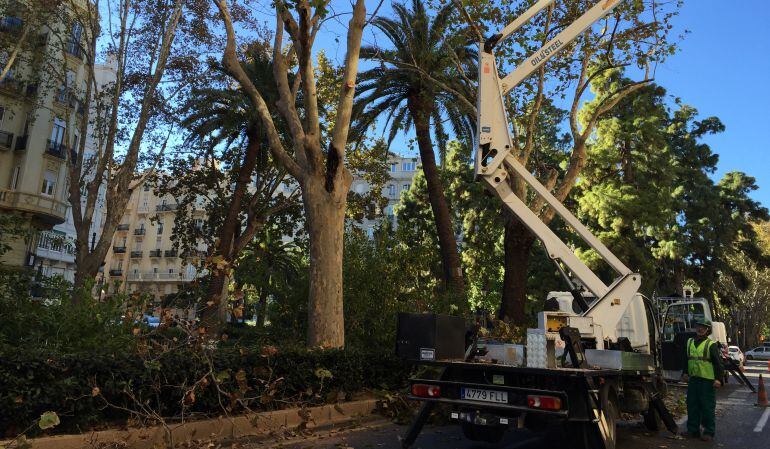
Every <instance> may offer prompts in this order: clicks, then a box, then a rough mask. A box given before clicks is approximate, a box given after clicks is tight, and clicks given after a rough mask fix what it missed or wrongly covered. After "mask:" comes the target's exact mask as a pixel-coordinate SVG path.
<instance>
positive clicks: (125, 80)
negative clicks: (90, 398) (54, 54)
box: [52, 0, 185, 298]
mask: <svg viewBox="0 0 770 449" xmlns="http://www.w3.org/2000/svg"><path fill="white" fill-rule="evenodd" d="M184 3H185V1H184V0H161V1H159V2H146V1H143V0H121V1H120V2H108V3H107V4H103V2H101V1H100V0H94V1H91V2H85V3H82V2H76V1H74V0H69V10H70V14H71V16H70V22H69V24H68V26H69V27H70V28H71V27H74V26H78V27H82V29H83V33H82V34H81V35H79V36H76V37H78V38H79V41H77V40H73V34H74V33H69V34H63V33H59V34H58V35H57V36H58V40H59V43H58V45H57V46H55V47H58V48H59V49H60V52H61V58H60V59H59V61H65V62H64V63H62V65H61V66H60V67H59V76H60V80H61V83H62V85H63V86H64V87H65V89H68V90H69V91H70V93H69V94H70V95H73V96H74V97H76V98H77V107H78V108H79V109H80V112H81V117H80V119H79V120H78V122H77V123H76V125H75V126H69V124H68V126H67V129H68V130H69V129H71V128H74V129H77V130H78V133H79V136H81V138H80V139H79V141H78V146H77V148H76V149H75V150H76V151H74V152H73V153H72V157H70V158H68V161H69V176H70V183H69V192H68V194H69V201H70V204H71V206H72V216H73V220H74V224H75V229H76V232H77V239H76V243H75V245H76V253H75V254H76V255H75V262H76V265H77V271H76V273H75V289H76V290H81V291H82V289H83V288H84V287H85V286H86V281H87V279H89V278H93V277H94V276H95V275H96V274H97V272H98V270H99V266H100V265H101V263H102V261H103V260H104V257H105V255H106V254H107V251H108V250H109V247H110V245H111V244H112V238H113V235H114V233H115V231H116V229H117V226H118V224H119V222H120V220H121V218H122V216H123V214H124V212H125V209H126V205H127V204H128V201H129V199H130V197H131V193H132V189H133V187H134V186H135V185H136V183H134V181H135V180H136V178H137V174H136V173H137V166H138V164H139V160H140V153H141V150H142V145H143V141H144V140H145V136H146V134H147V130H148V127H149V126H150V125H151V121H152V120H153V119H154V118H155V117H156V116H157V115H158V114H159V112H160V111H161V110H162V108H163V105H164V103H165V99H164V98H163V95H162V93H161V92H160V90H159V85H160V83H161V81H162V80H163V78H164V75H165V74H166V71H167V67H168V64H169V61H170V60H171V55H172V49H173V48H174V38H175V36H176V35H177V30H178V25H179V23H180V19H181V17H182V12H183V6H184ZM99 42H102V43H101V44H100V43H99ZM103 47H106V49H107V50H106V54H107V62H108V64H112V65H113V66H112V69H113V70H114V72H115V81H114V82H110V83H107V84H105V85H102V84H101V83H99V82H97V81H98V76H97V67H96V65H95V61H96V59H97V56H98V53H99V50H100V49H101V48H103ZM66 51H69V52H72V51H77V52H80V53H81V54H82V57H83V58H85V60H86V64H85V71H86V74H85V83H84V86H85V87H84V89H78V87H77V86H70V85H69V81H68V79H67V74H66V70H67V69H66V67H67V66H66V58H65V55H64V53H65V52H66ZM52 70H53V71H54V72H55V71H56V68H55V67H54V68H52ZM68 117H69V114H68ZM87 137H89V138H90V139H92V140H93V141H94V142H95V144H94V145H95V146H96V148H97V151H96V152H93V153H91V154H87V151H86V150H87V141H89V138H87ZM68 141H69V137H68ZM158 147H160V148H161V149H162V148H163V147H164V143H163V142H160V144H159V145H158ZM161 152H162V151H161ZM102 196H103V201H104V209H103V210H104V222H103V227H102V230H101V235H100V237H99V239H98V240H96V241H94V240H93V236H92V235H89V233H90V230H91V229H92V226H93V225H95V226H97V227H98V226H99V225H100V224H99V223H94V217H95V210H96V208H97V207H99V205H98V202H99V201H101V198H102ZM82 293H86V294H87V293H88V292H82ZM77 297H78V295H75V298H77Z"/></svg>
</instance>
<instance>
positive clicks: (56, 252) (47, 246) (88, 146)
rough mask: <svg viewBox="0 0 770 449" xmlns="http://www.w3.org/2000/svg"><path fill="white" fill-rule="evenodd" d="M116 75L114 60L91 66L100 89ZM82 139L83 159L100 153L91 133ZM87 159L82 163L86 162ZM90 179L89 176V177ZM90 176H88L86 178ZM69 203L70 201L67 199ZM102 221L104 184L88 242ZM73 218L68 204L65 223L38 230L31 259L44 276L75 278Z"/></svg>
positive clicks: (83, 201)
mask: <svg viewBox="0 0 770 449" xmlns="http://www.w3.org/2000/svg"><path fill="white" fill-rule="evenodd" d="M116 78H117V74H116V72H115V65H114V63H108V64H97V65H96V66H94V79H95V81H96V84H97V86H99V88H100V89H99V90H102V89H103V88H105V87H106V86H108V85H109V84H111V83H114V82H115V80H116ZM85 139H86V142H85V155H84V160H85V161H89V160H90V159H92V158H94V157H96V156H97V155H98V154H100V149H99V146H98V143H97V141H96V139H95V138H94V136H93V135H92V134H91V133H89V134H88V135H87V136H86V137H85ZM88 165H89V164H88V162H86V163H85V164H84V166H88ZM91 179H92V177H91ZM89 180H90V179H89ZM80 202H81V208H85V206H86V197H85V196H83V197H82V198H81V200H80ZM68 205H69V203H68ZM103 224H104V186H102V187H101V188H100V189H99V194H98V197H97V199H96V207H95V208H94V212H93V217H92V220H91V228H90V229H89V232H88V235H89V236H90V238H91V240H90V244H91V245H94V244H95V243H96V242H98V241H99V238H100V237H101V234H102V232H101V231H102V227H103ZM76 238H77V233H76V231H75V222H74V220H73V218H72V208H71V207H68V208H67V216H66V219H65V221H64V223H61V224H57V225H55V226H54V227H53V229H51V230H45V231H40V232H39V235H38V238H37V245H36V246H35V247H34V260H35V267H36V269H37V270H38V271H39V272H40V274H42V275H43V276H46V277H51V276H62V277H63V278H64V279H66V280H67V281H69V282H73V281H74V280H75V271H76V268H77V267H76V265H75V253H74V249H75V239H76Z"/></svg>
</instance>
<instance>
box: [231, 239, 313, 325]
mask: <svg viewBox="0 0 770 449" xmlns="http://www.w3.org/2000/svg"><path fill="white" fill-rule="evenodd" d="M301 271H302V253H301V251H300V249H299V248H298V247H297V246H296V245H295V244H294V242H291V241H289V242H284V241H282V240H281V237H280V232H276V231H275V230H268V231H267V232H264V234H263V237H262V238H261V239H259V240H255V241H253V242H252V243H251V244H250V245H249V246H248V247H246V249H245V250H244V251H243V253H242V255H241V258H240V260H239V261H238V264H237V266H236V268H235V280H236V283H238V284H240V285H245V284H251V285H253V286H254V287H255V288H256V289H257V290H258V291H259V294H258V298H259V301H258V304H257V326H258V327H263V326H264V325H265V318H266V316H267V299H268V297H269V296H270V295H273V294H275V293H276V292H281V291H285V290H287V289H288V288H289V285H290V283H291V281H292V280H293V279H296V278H297V276H299V274H300V272H301Z"/></svg>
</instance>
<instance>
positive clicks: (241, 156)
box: [182, 46, 283, 332]
mask: <svg viewBox="0 0 770 449" xmlns="http://www.w3.org/2000/svg"><path fill="white" fill-rule="evenodd" d="M242 65H243V68H244V70H245V71H246V73H247V74H248V75H249V77H250V78H251V79H252V81H253V83H254V84H255V85H256V86H257V87H258V88H259V89H260V91H261V92H262V94H263V97H265V100H266V101H267V102H268V104H274V102H275V100H276V99H277V98H278V93H277V90H276V87H275V81H274V78H273V72H272V66H271V63H270V58H269V55H268V54H267V52H266V51H265V50H264V49H261V48H259V47H257V46H252V47H251V48H249V50H248V51H247V58H246V59H245V60H244V61H243V63H242ZM214 69H215V70H216V71H218V72H220V73H222V74H224V70H223V68H222V67H216V66H215V67H214ZM186 109H187V110H188V111H189V112H188V114H187V115H186V116H185V117H184V119H183V120H182V126H183V127H185V128H187V129H188V132H189V137H188V140H187V143H189V144H193V145H195V146H196V147H198V148H200V149H202V150H203V151H204V152H205V153H206V154H213V153H214V150H215V149H216V148H222V152H221V154H220V155H219V157H218V159H220V161H222V162H224V163H227V164H228V165H229V166H230V175H231V179H229V180H228V185H231V186H233V187H232V194H231V195H230V197H229V198H227V200H226V201H225V204H223V205H222V206H223V208H222V210H220V212H221V217H220V216H217V217H216V218H215V219H214V221H216V223H215V225H214V226H213V227H214V228H215V229H216V230H217V238H216V241H217V243H216V245H215V246H214V247H213V248H212V249H211V250H210V252H211V254H210V255H211V256H212V258H213V259H216V260H220V261H222V262H224V264H223V265H225V266H229V264H231V263H232V262H233V261H234V260H235V259H236V258H237V257H238V254H239V252H240V251H241V250H242V249H243V248H244V247H245V246H246V244H247V243H248V242H249V241H250V240H251V238H252V237H253V235H254V234H255V233H256V232H257V231H258V230H259V229H258V228H261V226H263V225H264V223H265V221H266V220H267V218H268V216H269V215H270V214H271V213H273V212H271V211H272V210H273V209H274V208H269V207H268V203H269V201H270V198H271V196H272V195H271V194H270V193H269V192H270V191H271V190H274V187H275V186H277V184H278V183H280V182H281V180H282V179H283V173H280V172H277V171H276V170H274V169H271V167H270V165H269V156H268V154H269V152H268V147H267V145H266V138H265V133H264V130H263V128H262V124H261V121H260V119H259V117H258V116H257V114H256V112H255V111H254V109H253V108H252V107H251V105H250V103H249V100H248V97H247V96H246V94H245V93H244V92H243V91H242V90H239V89H233V88H230V87H225V88H204V89H197V90H195V91H193V93H192V96H191V98H190V99H189V101H188V102H187V104H186ZM276 118H277V117H276ZM255 174H256V176H257V187H258V189H257V190H258V191H256V192H250V191H249V190H248V187H249V186H250V185H253V183H254V176H255ZM260 180H261V181H262V182H260ZM262 185H264V186H265V187H264V190H265V192H268V194H267V197H266V198H255V195H265V192H261V191H260V190H261V187H260V186H262ZM250 197H251V198H250ZM257 200H259V201H261V203H263V204H258V205H257V204H255V203H254V202H255V201H257ZM243 217H246V224H245V225H244V224H243ZM210 220H211V218H210ZM219 265H220V264H219V263H218V264H217V269H213V270H212V276H211V282H210V284H209V288H208V292H207V295H206V297H207V301H206V304H207V306H206V307H205V308H204V310H203V316H202V321H201V322H202V325H203V326H205V327H206V328H208V329H211V330H213V331H214V332H216V331H217V329H218V328H220V327H221V326H222V325H223V324H224V323H225V320H226V314H227V301H225V297H226V294H227V291H228V285H229V282H230V277H229V275H228V274H227V272H228V270H227V268H225V269H219Z"/></svg>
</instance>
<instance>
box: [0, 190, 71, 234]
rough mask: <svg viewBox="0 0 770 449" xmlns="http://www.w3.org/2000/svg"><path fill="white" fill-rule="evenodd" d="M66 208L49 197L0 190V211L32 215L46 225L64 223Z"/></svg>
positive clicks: (66, 206) (65, 204)
mask: <svg viewBox="0 0 770 449" xmlns="http://www.w3.org/2000/svg"><path fill="white" fill-rule="evenodd" d="M68 207H69V206H68V205H67V203H64V202H62V201H57V200H56V199H54V198H51V197H50V196H43V195H37V194H32V193H26V192H19V191H15V190H8V189H0V209H10V210H15V211H19V212H27V213H32V214H34V215H36V216H37V218H39V219H40V220H42V221H43V222H45V223H47V224H52V225H55V224H60V223H64V219H65V218H66V217H67V208H68Z"/></svg>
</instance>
